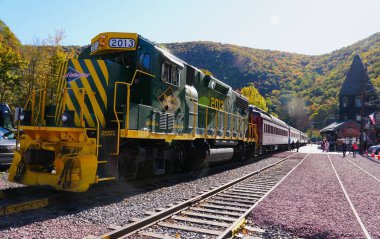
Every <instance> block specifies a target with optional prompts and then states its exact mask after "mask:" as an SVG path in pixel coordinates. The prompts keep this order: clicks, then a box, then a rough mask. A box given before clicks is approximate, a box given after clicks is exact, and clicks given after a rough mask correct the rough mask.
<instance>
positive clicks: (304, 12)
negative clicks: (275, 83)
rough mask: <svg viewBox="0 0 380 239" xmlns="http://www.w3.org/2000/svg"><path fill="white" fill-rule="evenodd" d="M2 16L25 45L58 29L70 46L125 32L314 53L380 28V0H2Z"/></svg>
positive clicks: (164, 39)
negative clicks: (105, 34) (115, 32)
mask: <svg viewBox="0 0 380 239" xmlns="http://www.w3.org/2000/svg"><path fill="white" fill-rule="evenodd" d="M0 19H1V20H3V21H4V22H5V23H6V24H7V25H8V26H9V27H10V28H11V29H12V31H13V32H14V33H15V34H16V35H17V37H18V38H19V39H20V40H21V42H22V43H23V44H31V43H33V42H35V41H36V40H37V39H46V38H47V37H48V35H49V34H50V35H54V33H55V31H56V30H58V29H64V30H65V35H66V38H65V39H64V42H63V43H64V44H65V45H85V44H89V43H90V40H91V38H92V37H94V36H96V35H97V34H98V33H100V32H105V31H120V32H137V33H139V34H141V35H143V36H144V37H146V38H148V39H150V40H152V41H155V42H160V43H163V42H165V43H167V42H184V41H197V40H202V41H215V42H222V43H232V44H237V45H242V46H248V47H253V48H259V49H271V50H281V51H287V52H297V53H303V54H313V55H315V54H323V53H328V52H331V51H333V50H336V49H339V48H341V47H345V46H348V45H350V44H353V43H355V42H357V41H358V40H361V39H363V38H366V37H368V36H370V35H372V34H374V33H376V32H380V0H228V1H227V0H186V1H182V0H135V1H130V0H64V1H63V0H0Z"/></svg>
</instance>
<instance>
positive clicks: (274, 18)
mask: <svg viewBox="0 0 380 239" xmlns="http://www.w3.org/2000/svg"><path fill="white" fill-rule="evenodd" d="M279 22H280V17H279V16H271V17H270V20H269V23H270V24H271V25H277V24H278V23H279Z"/></svg>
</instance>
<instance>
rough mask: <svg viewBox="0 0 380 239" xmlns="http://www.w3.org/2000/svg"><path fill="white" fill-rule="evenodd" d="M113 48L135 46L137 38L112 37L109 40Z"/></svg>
mask: <svg viewBox="0 0 380 239" xmlns="http://www.w3.org/2000/svg"><path fill="white" fill-rule="evenodd" d="M108 44H109V46H110V47H111V48H133V47H135V40H134V39H128V38H111V39H110V40H109V42H108Z"/></svg>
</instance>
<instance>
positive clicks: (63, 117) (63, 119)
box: [62, 114, 68, 122]
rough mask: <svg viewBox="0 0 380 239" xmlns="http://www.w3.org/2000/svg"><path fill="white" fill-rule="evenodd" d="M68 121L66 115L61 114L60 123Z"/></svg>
mask: <svg viewBox="0 0 380 239" xmlns="http://www.w3.org/2000/svg"><path fill="white" fill-rule="evenodd" d="M67 119H68V117H67V115H66V114H63V115H62V122H66V121H67Z"/></svg>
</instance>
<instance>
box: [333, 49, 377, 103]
mask: <svg viewBox="0 0 380 239" xmlns="http://www.w3.org/2000/svg"><path fill="white" fill-rule="evenodd" d="M363 90H366V91H367V92H369V91H370V90H373V85H372V83H371V81H370V79H369V77H368V73H367V69H366V68H365V66H364V65H363V62H362V60H361V59H360V57H359V56H358V55H355V57H354V60H353V61H352V64H351V66H350V69H349V70H348V73H347V75H346V79H345V80H344V82H343V85H342V88H341V89H340V92H339V96H349V95H353V96H356V95H361V94H362V92H363Z"/></svg>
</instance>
